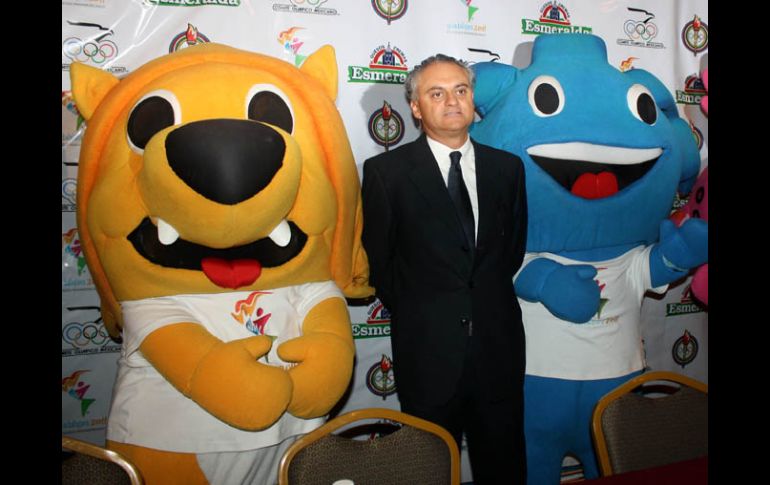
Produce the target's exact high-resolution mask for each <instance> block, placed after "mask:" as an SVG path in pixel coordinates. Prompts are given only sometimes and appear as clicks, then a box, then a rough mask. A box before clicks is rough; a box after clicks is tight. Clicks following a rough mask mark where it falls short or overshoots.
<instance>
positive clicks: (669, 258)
mask: <svg viewBox="0 0 770 485" xmlns="http://www.w3.org/2000/svg"><path fill="white" fill-rule="evenodd" d="M708 251H709V242H708V222H706V221H704V220H703V219H687V220H686V221H685V222H684V224H682V226H681V227H676V226H675V225H674V223H673V222H672V221H671V220H669V219H664V220H663V221H662V222H661V223H660V242H659V243H658V244H656V245H655V247H653V248H652V252H651V253H650V275H651V278H652V286H653V287H656V286H660V285H664V284H666V283H670V282H672V281H674V280H676V279H678V278H681V277H682V276H684V275H686V274H687V273H688V272H689V271H690V269H691V268H694V267H696V266H700V265H701V264H703V263H705V262H707V261H708Z"/></svg>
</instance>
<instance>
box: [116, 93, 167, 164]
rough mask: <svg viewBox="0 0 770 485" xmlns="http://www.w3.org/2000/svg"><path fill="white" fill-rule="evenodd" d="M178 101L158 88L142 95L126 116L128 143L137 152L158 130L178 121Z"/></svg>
mask: <svg viewBox="0 0 770 485" xmlns="http://www.w3.org/2000/svg"><path fill="white" fill-rule="evenodd" d="M179 111H180V110H179V102H178V101H177V100H176V97H175V96H174V95H173V94H172V93H171V92H169V91H164V90H159V91H155V92H152V93H150V94H148V95H146V96H144V97H143V98H142V99H141V100H139V102H138V103H137V104H136V106H134V108H133V109H132V110H131V114H130V115H129V116H128V125H127V127H126V135H127V136H128V141H129V145H131V148H132V149H133V150H134V151H135V152H138V153H141V152H143V151H144V147H146V146H147V143H149V142H150V139H151V138H152V137H153V136H154V135H155V134H156V133H157V132H159V131H160V130H162V129H164V128H167V127H169V126H173V125H175V124H177V123H178V122H179Z"/></svg>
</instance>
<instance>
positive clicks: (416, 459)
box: [278, 408, 460, 485]
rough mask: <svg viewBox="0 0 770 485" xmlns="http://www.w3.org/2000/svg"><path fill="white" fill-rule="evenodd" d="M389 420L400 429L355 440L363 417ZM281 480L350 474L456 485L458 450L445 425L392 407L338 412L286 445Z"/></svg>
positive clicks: (367, 483) (375, 484) (378, 483)
mask: <svg viewBox="0 0 770 485" xmlns="http://www.w3.org/2000/svg"><path fill="white" fill-rule="evenodd" d="M377 419H380V420H382V419H385V420H388V421H391V422H393V423H396V425H392V427H391V428H392V429H396V431H393V432H391V433H389V434H387V435H384V436H381V437H372V438H369V439H364V440H360V439H354V437H353V435H354V434H355V433H356V432H359V431H360V430H369V429H370V428H371V426H369V427H367V426H358V427H357V428H353V429H352V430H350V429H349V430H346V431H344V432H341V433H337V434H335V433H334V432H335V431H337V430H340V429H341V428H343V427H345V426H347V425H349V424H351V423H356V422H360V421H365V420H370V421H371V420H377ZM278 476H279V478H278V484H279V485H289V484H291V485H316V484H317V485H330V484H332V483H334V482H335V481H337V480H343V479H348V480H351V481H352V482H353V483H354V484H355V485H390V484H393V485H402V484H406V483H419V484H421V485H447V484H451V485H458V484H459V483H460V452H459V450H458V448H457V443H456V442H455V440H454V438H453V437H452V435H450V434H449V432H448V431H446V430H445V429H444V428H442V427H440V426H438V425H436V424H434V423H431V422H429V421H425V420H423V419H419V418H416V417H414V416H411V415H408V414H405V413H402V412H399V411H394V410H391V409H382V408H369V409H359V410H356V411H351V412H349V413H346V414H343V415H340V416H338V417H336V418H334V419H332V420H330V421H329V422H327V423H326V424H325V425H323V426H321V427H320V428H318V429H316V430H315V431H312V432H311V433H308V434H307V435H305V436H303V437H301V438H300V439H298V440H297V441H296V442H294V444H292V446H291V447H289V449H287V450H286V453H285V454H284V456H283V458H282V459H281V464H280V467H279V473H278Z"/></svg>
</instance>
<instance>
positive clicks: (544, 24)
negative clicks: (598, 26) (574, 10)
mask: <svg viewBox="0 0 770 485" xmlns="http://www.w3.org/2000/svg"><path fill="white" fill-rule="evenodd" d="M592 30H593V29H592V28H591V27H584V26H580V25H572V22H570V15H569V11H568V10H567V7H565V6H564V4H562V3H561V2H556V1H552V2H547V3H545V4H544V5H543V6H542V7H540V18H539V19H537V20H535V19H521V33H522V34H530V35H540V34H569V33H572V34H590V33H591V32H592Z"/></svg>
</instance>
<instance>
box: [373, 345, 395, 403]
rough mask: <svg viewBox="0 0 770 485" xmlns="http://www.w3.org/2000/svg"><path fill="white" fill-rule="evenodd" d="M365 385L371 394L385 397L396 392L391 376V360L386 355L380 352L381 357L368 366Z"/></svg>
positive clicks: (383, 398)
mask: <svg viewBox="0 0 770 485" xmlns="http://www.w3.org/2000/svg"><path fill="white" fill-rule="evenodd" d="M366 387H368V388H369V390H370V391H372V394H376V395H377V396H382V400H383V401H384V400H385V398H386V397H388V396H390V395H391V394H394V393H395V392H396V382H395V379H394V377H393V361H392V360H390V359H389V358H388V356H387V355H385V354H382V359H380V361H379V362H377V363H376V364H374V365H373V366H371V367H370V368H369V372H367V373H366Z"/></svg>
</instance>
